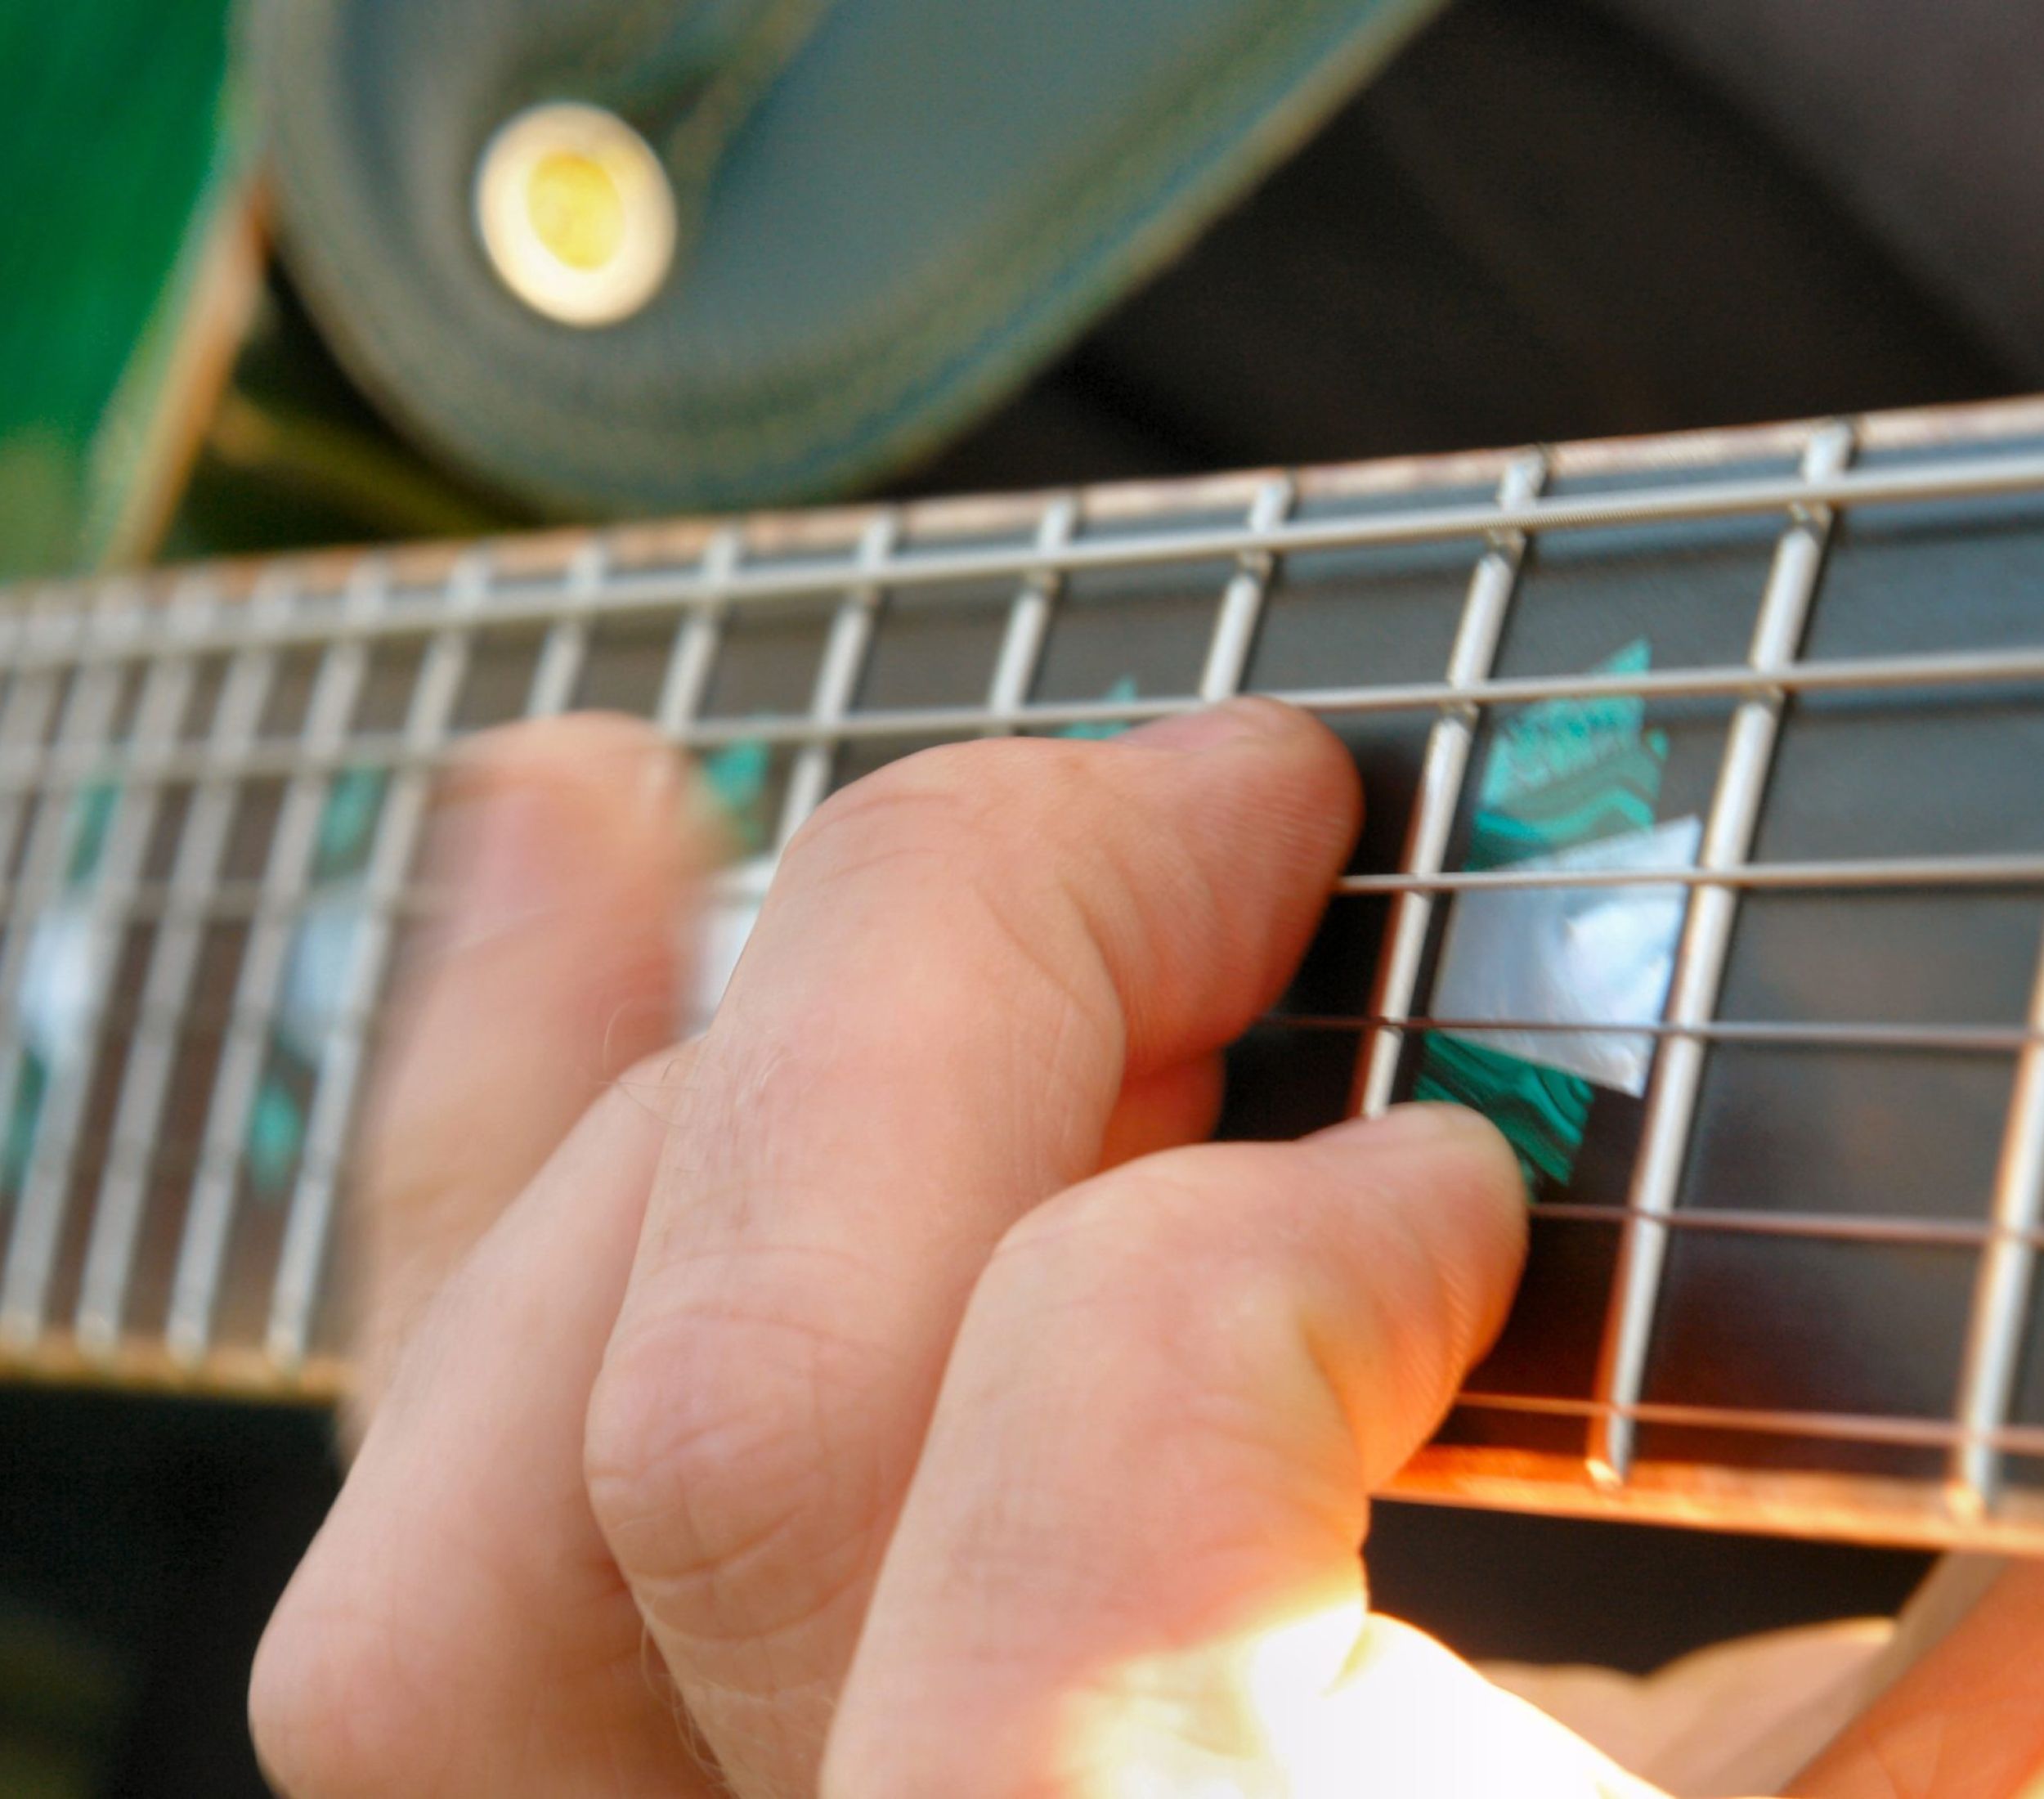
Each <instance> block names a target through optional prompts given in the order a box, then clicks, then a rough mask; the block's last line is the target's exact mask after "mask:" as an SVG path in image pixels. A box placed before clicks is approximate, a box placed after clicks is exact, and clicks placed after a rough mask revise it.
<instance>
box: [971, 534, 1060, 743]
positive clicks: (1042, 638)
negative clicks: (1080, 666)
mask: <svg viewBox="0 0 2044 1799" xmlns="http://www.w3.org/2000/svg"><path fill="white" fill-rule="evenodd" d="M1078 513H1079V508H1078V500H1076V499H1075V498H1074V496H1071V495H1070V494H1060V495H1058V496H1056V497H1055V498H1053V499H1052V500H1050V501H1049V502H1048V503H1047V505H1045V506H1044V508H1043V515H1042V518H1039V519H1038V521H1037V526H1036V549H1037V554H1038V555H1040V556H1044V557H1055V556H1056V555H1057V554H1060V552H1061V551H1062V550H1064V548H1065V545H1067V544H1069V543H1070V542H1071V541H1072V534H1073V533H1074V532H1075V531H1076V530H1077V529H1078ZM1063 586H1064V584H1063V581H1061V579H1060V577H1059V576H1057V575H1056V574H1055V573H1053V572H1051V570H1050V569H1048V568H1039V569H1038V570H1036V571H1035V572H1033V573H1032V574H1030V575H1028V576H1024V579H1023V581H1022V583H1021V585H1020V586H1019V587H1018V588H1017V589H1016V590H1015V598H1014V599H1012V600H1011V601H1010V602H1009V603H1008V621H1007V624H1006V627H1005V628H1004V629H1003V630H1002V634H1001V648H1000V650H999V652H998V653H997V655H996V656H995V657H994V660H993V678H992V679H991V680H989V681H988V684H987V704H986V712H987V717H988V720H990V722H989V723H988V724H987V725H984V726H983V727H982V728H981V729H982V732H983V734H984V735H986V736H988V737H1006V736H1010V735H1012V734H1013V733H1014V730H1015V720H1016V719H1017V718H1019V717H1020V716H1021V713H1022V711H1023V710H1024V707H1026V706H1027V705H1028V704H1029V690H1030V689H1032V688H1033V687H1034V686H1035V685H1036V677H1037V671H1038V669H1040V668H1041V667H1042V664H1043V647H1044V645H1045V644H1047V643H1048V642H1049V641H1050V636H1051V617H1052V615H1053V614H1054V613H1055V612H1056V609H1057V603H1058V599H1059V598H1060V594H1062V592H1063Z"/></svg>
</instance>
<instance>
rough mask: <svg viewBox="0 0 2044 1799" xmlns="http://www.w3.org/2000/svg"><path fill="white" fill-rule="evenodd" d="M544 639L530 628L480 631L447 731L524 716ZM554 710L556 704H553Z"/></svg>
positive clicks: (482, 727)
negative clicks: (466, 676) (466, 679)
mask: <svg viewBox="0 0 2044 1799" xmlns="http://www.w3.org/2000/svg"><path fill="white" fill-rule="evenodd" d="M546 642H547V639H545V638H543V637H542V636H541V635H540V634H539V633H538V632H536V631H532V630H502V631H488V630H486V631H480V632H478V633H477V636H476V639H475V642H474V643H473V645H472V646H471V647H470V649H469V653H468V683H467V684H466V685H465V686H464V688H463V689H462V691H461V699H460V702H459V705H457V706H456V707H455V716H454V718H453V720H452V722H451V724H450V733H451V734H452V735H454V736H456V737H460V736H464V735H465V734H468V732H471V731H483V730H487V729H489V728H490V727H491V725H506V724H509V722H510V721H511V720H513V719H520V718H523V717H525V716H527V712H528V710H529V708H530V707H531V699H532V690H533V683H534V680H536V677H537V675H538V673H539V668H540V654H541V652H542V650H543V648H545V644H546ZM556 709H557V710H558V708H556Z"/></svg>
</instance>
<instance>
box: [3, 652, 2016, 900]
mask: <svg viewBox="0 0 2044 1799" xmlns="http://www.w3.org/2000/svg"><path fill="white" fill-rule="evenodd" d="M360 643H361V639H358V638H352V637H351V638H345V639H341V640H339V641H338V642H337V644H336V645H335V648H345V647H348V646H350V645H356V646H359V644H360ZM2038 681H2044V645H2040V646H2038V647H2037V648H2033V649H2032V648H2022V649H2011V650H1990V651H1978V652H1962V653H1956V654H1939V655H1906V656H1891V657H1858V658H1854V659H1853V660H1851V661H1849V662H1798V663H1793V664H1791V665H1789V666H1786V667H1784V668H1782V669H1781V670H1779V671H1774V672H1772V673H1769V674H1768V675H1764V676H1763V675H1759V674H1756V672H1755V671H1754V670H1753V669H1752V668H1751V667H1750V666H1747V665H1735V666H1726V667H1704V668H1697V669H1677V670H1665V669H1664V670H1647V671H1642V672H1640V673H1638V674H1636V675H1540V676H1513V677H1511V678H1508V679H1496V680H1487V681H1481V682H1474V683H1472V684H1470V685H1469V686H1468V688H1466V689H1462V690H1460V691H1459V692H1458V691H1457V690H1456V689H1454V688H1452V687H1450V686H1449V685H1447V684H1445V683H1439V682H1428V683H1416V684H1392V685H1386V686H1383V687H1356V688H1273V689H1259V690H1258V691H1260V692H1262V693H1263V695H1264V697H1265V698H1270V699H1275V700H1281V701H1284V702H1286V703H1287V704H1289V705H1292V706H1296V707H1299V708H1300V709H1301V710H1302V711H1308V712H1318V713H1324V714H1326V715H1328V716H1334V717H1365V716H1378V715H1381V714H1386V713H1400V712H1425V711H1442V710H1448V709H1452V708H1455V707H1469V706H1476V707H1486V706H1506V705H1520V704H1524V703H1527V702H1533V701H1537V700H1549V699H1575V700H1597V699H1607V698H1630V697H1637V698H1641V699H1643V700H1647V701H1653V700H1659V699H1697V698H1700V699H1728V700H1733V701H1738V700H1744V699H1751V698H1760V699H1766V698H1771V697H1772V696H1773V695H1775V694H1777V693H1867V694H1877V693H1884V692H1887V691H1889V690H1892V689H1905V688H1922V689H1969V688H1979V687H1993V686H2000V685H2002V684H2028V683H2034V682H2038ZM1199 703H1200V702H1199V700H1198V699H1197V698H1195V697H1194V696H1192V695H1178V696H1173V697H1170V698H1154V699H1131V700H1125V701H1124V700H1107V701H1101V700H1074V701H1057V702H1033V703H1031V704H1029V705H1026V706H1024V707H1019V708H1017V709H1016V711H1015V712H1014V714H1013V715H1012V716H1011V718H1010V719H1007V720H997V719H993V718H992V717H990V716H989V714H988V711H987V710H986V709H985V708H984V707H958V706H954V707H917V708H903V709H900V710H896V711H871V712H854V713H850V714H849V715H847V716H843V717H841V718H839V719H836V720H823V719H819V718H818V717H817V716H815V715H814V713H810V714H806V715H796V714H781V715H777V716H769V717H764V718H746V719H706V720H698V721H697V722H695V723H693V724H691V725H688V726H687V727H686V728H684V729H676V730H674V731H672V732H670V733H669V736H670V739H671V740H672V741H673V742H675V745H676V747H679V748H681V749H684V750H688V751H697V752H700V751H711V750H719V749H723V748H725V747H728V746H729V745H731V744H733V743H739V742H758V743H764V744H766V745H769V747H771V746H776V745H783V744H794V745H803V744H823V745H825V746H826V747H842V746H843V745H844V744H845V743H847V742H869V741H872V740H874V739H884V738H966V737H972V736H975V735H978V734H980V733H982V732H984V731H985V730H986V729H988V726H989V725H995V724H1012V725H1014V726H1015V728H1016V729H1024V730H1030V731H1038V730H1043V731H1047V730H1052V729H1058V728H1060V727H1063V726H1065V725H1099V724H1128V725H1136V724H1145V723H1147V722H1149V721H1150V720H1153V719H1160V718H1169V717H1172V716H1176V715H1177V714H1179V713H1182V712H1187V711H1193V710H1195V708H1196V707H1198V706H1199ZM418 760H422V758H421V757H420V756H419V754H418V752H416V751H413V750H410V749H409V748H407V747H406V744H405V742H404V741H403V738H402V735H401V734H397V733H383V734H370V735H365V736H362V737H359V738H355V739H353V740H352V742H349V743H347V744H345V745H342V746H335V747H328V748H325V749H321V748H320V747H318V746H316V745H307V744H306V743H304V742H298V743H272V744H259V745H256V746H252V747H251V748H250V749H249V751H247V752H246V753H245V754H244V755H241V756H232V757H222V756H219V755H217V754H216V753H215V752H214V751H212V750H210V749H208V748H206V747H181V748H180V749H179V750H178V751H177V753H175V754H174V755H173V756H170V757H168V759H167V760H165V762H164V765H163V767H162V770H161V778H163V779H165V780H173V781H175V780H195V779H203V778H206V777H207V776H208V775H213V774H234V775H235V776H238V777H240V778H244V779H247V778H262V777H271V778H275V777H289V776H292V775H296V774H303V773H307V772H309V771H313V770H328V769H333V768H334V767H337V766H338V765H341V764H343V763H346V764H347V765H349V766H351V767H354V766H359V767H362V768H391V769H395V768H401V767H403V766H405V765H407V764H408V763H411V762H415V761H418ZM118 773H119V769H118V767H117V766H115V765H112V764H110V763H109V761H108V760H107V759H106V757H105V753H104V752H101V751H79V750H78V748H77V747H72V748H70V749H69V750H68V751H65V750H63V749H61V748H59V749H56V750H53V751H48V752H43V753H40V754H38V753H34V752H31V753H29V754H27V755H25V756H20V757H18V758H9V757H7V756H6V755H5V753H4V751H0V798H4V797H5V796H10V795H20V794H27V793H34V794H38V795H41V794H44V793H47V792H60V791H64V790H66V789H70V788H75V787H82V786H86V785H89V784H91V783H92V782H94V781H96V780H99V779H103V778H107V777H109V776H111V775H114V774H118ZM1494 872H1495V873H1499V874H1506V873H1511V872H1512V871H1509V870H1499V871H1494ZM1371 878H1374V877H1360V879H1361V881H1362V882H1363V883H1365V884H1362V885H1359V886H1357V888H1356V891H1359V892H1360V891H1370V890H1369V887H1368V886H1367V885H1366V883H1367V882H1368V881H1369V879H1371ZM1433 885H1434V886H1435V887H1436V888H1437V890H1439V889H1443V888H1445V887H1446V886H1447V885H1448V883H1447V882H1445V881H1442V882H1435V883H1433Z"/></svg>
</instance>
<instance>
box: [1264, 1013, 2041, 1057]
mask: <svg viewBox="0 0 2044 1799" xmlns="http://www.w3.org/2000/svg"><path fill="white" fill-rule="evenodd" d="M1381 1022H1383V1021H1382V1020H1380V1019H1378V1018H1377V1017H1376V1016H1374V1015H1373V1014H1371V1013H1368V1012H1360V1013H1356V1014H1354V1015H1352V1016H1351V1015H1349V1014H1347V1013H1342V1012H1266V1013H1265V1014H1264V1015H1263V1016H1262V1018H1260V1019H1259V1020H1258V1021H1257V1023H1258V1024H1260V1025H1265V1026H1266V1027H1270V1028H1273V1029H1276V1030H1334V1031H1356V1032H1361V1031H1365V1030H1369V1028H1370V1027H1371V1026H1372V1025H1377V1024H1379V1023H1381ZM1397 1022H1398V1023H1399V1024H1400V1025H1402V1026H1404V1027H1405V1029H1406V1030H1410V1031H1412V1032H1414V1033H1419V1032H1423V1031H1427V1032H1432V1031H1453V1032H1461V1033H1464V1034H1469V1033H1473V1032H1478V1031H1498V1030H1509V1031H1532V1032H1540V1033H1544V1034H1551V1035H1553V1036H1558V1037H1594V1036H1598V1035H1599V1034H1611V1035H1613V1036H1620V1037H1652V1038H1655V1039H1664V1038H1673V1037H1692V1038H1695V1039H1697V1041H1698V1042H1700V1043H1732V1044H1745V1045H1750V1046H1754V1047H1759V1048H1807V1049H1870V1050H1871V1049H1881V1050H1927V1051H1930V1052H1933V1053H1936V1052H1949V1053H1952V1054H1954V1055H1969V1056H1984V1055H2003V1056H2015V1055H2017V1054H2019V1053H2020V1052H2022V1051H2023V1050H2024V1049H2026V1048H2028V1047H2029V1046H2030V1045H2031V1044H2032V1043H2037V1042H2038V1041H2039V1040H2040V1033H2039V1029H2038V1027H2036V1026H2024V1025H1885V1024H1879V1023H1868V1024H1830V1023H1815V1022H1812V1023H1804V1022H1801V1021H1795V1020H1788V1019H1783V1020H1774V1019H1753V1020H1746V1019H1739V1020H1722V1019H1711V1020H1705V1021H1698V1022H1697V1023H1696V1024H1693V1025H1690V1024H1683V1023H1679V1022H1677V1021H1673V1020H1669V1019H1658V1020H1656V1021H1653V1022H1652V1023H1648V1024H1635V1023H1634V1022H1632V1021H1629V1020H1628V1021H1617V1020H1598V1019H1589V1020H1576V1019H1570V1020H1567V1021H1559V1020H1556V1019H1553V1018H1434V1017H1428V1016H1410V1015H1407V1016H1401V1018H1400V1019H1399V1020H1398V1021H1397Z"/></svg>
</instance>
